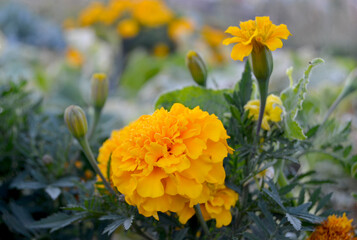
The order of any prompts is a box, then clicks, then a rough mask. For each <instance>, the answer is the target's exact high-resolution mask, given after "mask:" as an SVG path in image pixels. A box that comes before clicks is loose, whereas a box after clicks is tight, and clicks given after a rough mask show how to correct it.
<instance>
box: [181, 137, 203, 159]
mask: <svg viewBox="0 0 357 240" xmlns="http://www.w3.org/2000/svg"><path fill="white" fill-rule="evenodd" d="M184 144H185V145H186V148H187V155H188V156H189V157H190V158H191V159H196V158H198V156H200V155H201V154H202V151H203V149H206V148H207V146H206V144H205V142H204V141H202V140H201V139H199V138H191V139H186V140H184Z"/></svg>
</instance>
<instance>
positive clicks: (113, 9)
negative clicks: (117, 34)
mask: <svg viewBox="0 0 357 240" xmlns="http://www.w3.org/2000/svg"><path fill="white" fill-rule="evenodd" d="M131 5H132V1H130V0H111V1H110V2H109V3H108V5H107V6H106V8H105V9H104V11H103V12H102V14H101V15H100V21H101V22H103V23H104V24H106V25H111V24H113V23H114V22H116V20H118V19H119V18H120V17H122V16H123V15H124V13H125V12H128V11H129V10H130V9H131Z"/></svg>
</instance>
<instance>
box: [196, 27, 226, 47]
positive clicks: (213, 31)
mask: <svg viewBox="0 0 357 240" xmlns="http://www.w3.org/2000/svg"><path fill="white" fill-rule="evenodd" d="M201 35H202V37H203V39H204V40H205V42H206V43H207V44H208V45H209V46H210V47H213V48H216V47H218V46H220V45H221V43H222V40H223V39H224V38H225V37H226V36H225V34H224V32H223V31H222V30H221V29H217V28H213V27H210V26H208V25H205V26H203V28H202V31H201Z"/></svg>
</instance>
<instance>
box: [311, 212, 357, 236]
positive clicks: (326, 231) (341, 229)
mask: <svg viewBox="0 0 357 240" xmlns="http://www.w3.org/2000/svg"><path fill="white" fill-rule="evenodd" d="M352 222H353V219H348V218H347V217H346V213H344V214H343V216H342V217H337V216H336V215H331V216H329V217H328V218H327V220H325V221H324V222H322V223H321V225H319V226H317V227H316V228H315V231H314V232H313V233H312V234H311V236H310V237H309V238H308V240H356V239H357V237H355V234H354V228H353V227H352Z"/></svg>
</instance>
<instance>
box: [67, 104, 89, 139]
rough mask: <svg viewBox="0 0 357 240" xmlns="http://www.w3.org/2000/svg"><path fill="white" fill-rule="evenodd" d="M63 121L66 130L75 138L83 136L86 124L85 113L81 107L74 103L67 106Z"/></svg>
mask: <svg viewBox="0 0 357 240" xmlns="http://www.w3.org/2000/svg"><path fill="white" fill-rule="evenodd" d="M64 121H65V122H66V124H67V127H68V130H69V131H70V132H71V134H72V135H73V136H74V137H75V138H77V139H80V138H83V137H85V135H86V133H87V130H88V124H87V118H86V114H85V113H84V111H83V109H82V108H80V107H78V106H75V105H71V106H69V107H67V108H66V110H65V111H64Z"/></svg>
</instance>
